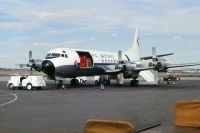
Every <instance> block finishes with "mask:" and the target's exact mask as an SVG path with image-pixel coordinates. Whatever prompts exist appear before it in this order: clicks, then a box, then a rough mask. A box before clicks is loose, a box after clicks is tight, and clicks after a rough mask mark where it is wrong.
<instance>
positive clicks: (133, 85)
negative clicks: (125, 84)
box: [130, 80, 139, 87]
mask: <svg viewBox="0 0 200 133" xmlns="http://www.w3.org/2000/svg"><path fill="white" fill-rule="evenodd" d="M138 83H139V81H138V80H131V82H130V86H131V87H138V86H139V85H138Z"/></svg>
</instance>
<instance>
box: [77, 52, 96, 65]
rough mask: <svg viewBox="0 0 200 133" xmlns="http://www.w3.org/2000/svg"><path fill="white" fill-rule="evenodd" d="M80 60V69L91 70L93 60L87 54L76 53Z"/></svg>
mask: <svg viewBox="0 0 200 133" xmlns="http://www.w3.org/2000/svg"><path fill="white" fill-rule="evenodd" d="M76 52H77V53H78V55H79V59H80V68H93V67H94V63H93V58H92V56H91V55H90V53H89V52H84V51H76Z"/></svg>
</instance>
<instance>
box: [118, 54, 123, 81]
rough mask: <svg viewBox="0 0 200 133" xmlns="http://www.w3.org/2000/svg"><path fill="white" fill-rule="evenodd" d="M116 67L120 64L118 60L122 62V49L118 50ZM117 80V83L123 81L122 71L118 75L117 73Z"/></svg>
mask: <svg viewBox="0 0 200 133" xmlns="http://www.w3.org/2000/svg"><path fill="white" fill-rule="evenodd" d="M118 61H119V62H118V67H119V66H120V65H122V64H121V63H120V62H122V51H118ZM117 82H118V83H119V84H123V83H124V74H123V73H119V74H118V75H117Z"/></svg>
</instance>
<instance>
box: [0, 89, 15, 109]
mask: <svg viewBox="0 0 200 133" xmlns="http://www.w3.org/2000/svg"><path fill="white" fill-rule="evenodd" d="M1 92H5V93H8V94H10V95H13V96H14V99H13V100H11V101H9V102H6V103H3V104H0V107H3V106H5V105H8V104H11V103H13V102H15V101H16V100H17V99H18V97H17V94H15V93H11V92H7V91H1Z"/></svg>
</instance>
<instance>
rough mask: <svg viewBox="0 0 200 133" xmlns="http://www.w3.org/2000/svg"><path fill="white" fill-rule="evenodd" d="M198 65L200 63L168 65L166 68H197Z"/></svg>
mask: <svg viewBox="0 0 200 133" xmlns="http://www.w3.org/2000/svg"><path fill="white" fill-rule="evenodd" d="M197 65H200V63H185V64H170V65H167V66H166V68H175V67H186V66H197Z"/></svg>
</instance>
